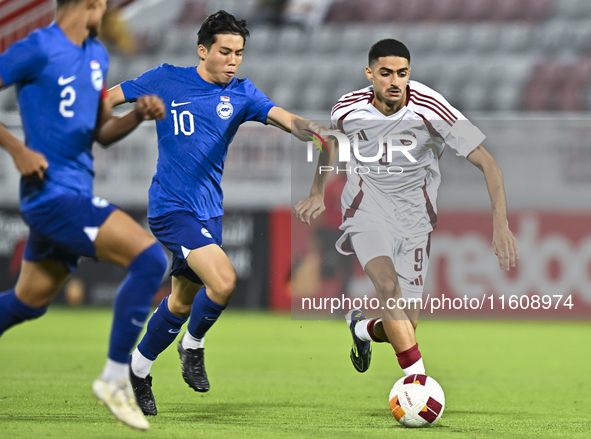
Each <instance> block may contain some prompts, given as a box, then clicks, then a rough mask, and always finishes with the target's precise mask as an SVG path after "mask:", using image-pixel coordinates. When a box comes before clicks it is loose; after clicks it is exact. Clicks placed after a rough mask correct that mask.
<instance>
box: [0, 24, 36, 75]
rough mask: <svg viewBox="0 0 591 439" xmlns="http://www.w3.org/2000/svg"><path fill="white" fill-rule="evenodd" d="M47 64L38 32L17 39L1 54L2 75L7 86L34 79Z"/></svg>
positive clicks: (0, 70)
mask: <svg viewBox="0 0 591 439" xmlns="http://www.w3.org/2000/svg"><path fill="white" fill-rule="evenodd" d="M46 64H47V54H46V53H45V52H44V51H43V48H42V47H41V42H40V40H39V36H38V34H37V33H32V34H30V35H29V36H27V37H26V38H24V39H22V40H20V41H17V42H16V43H14V44H13V45H12V46H10V47H9V48H8V50H7V51H6V52H4V53H3V54H2V55H0V77H2V82H3V83H4V85H5V86H8V85H11V84H14V83H15V82H23V81H32V80H34V79H35V78H36V77H37V75H38V74H39V73H40V72H41V71H42V70H43V68H44V67H45V65H46Z"/></svg>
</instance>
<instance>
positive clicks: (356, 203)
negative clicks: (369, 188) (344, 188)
mask: <svg viewBox="0 0 591 439" xmlns="http://www.w3.org/2000/svg"><path fill="white" fill-rule="evenodd" d="M362 184H363V180H361V179H359V193H358V194H357V195H356V196H355V198H354V199H353V202H352V203H351V207H350V208H349V209H347V210H345V217H344V218H343V221H345V220H346V219H347V218H353V216H355V212H357V209H359V205H360V204H361V200H363V189H361V185H362Z"/></svg>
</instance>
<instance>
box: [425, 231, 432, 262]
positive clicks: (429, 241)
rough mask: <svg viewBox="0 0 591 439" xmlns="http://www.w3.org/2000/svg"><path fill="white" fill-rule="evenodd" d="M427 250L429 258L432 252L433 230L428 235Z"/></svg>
mask: <svg viewBox="0 0 591 439" xmlns="http://www.w3.org/2000/svg"><path fill="white" fill-rule="evenodd" d="M425 251H426V252H427V258H429V254H430V253H431V232H429V235H428V236H427V248H426V249H425Z"/></svg>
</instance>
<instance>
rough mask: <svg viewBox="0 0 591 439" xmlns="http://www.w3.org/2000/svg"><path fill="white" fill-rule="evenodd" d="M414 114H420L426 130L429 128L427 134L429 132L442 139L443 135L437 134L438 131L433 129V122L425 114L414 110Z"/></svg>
mask: <svg viewBox="0 0 591 439" xmlns="http://www.w3.org/2000/svg"><path fill="white" fill-rule="evenodd" d="M415 114H417V115H419V116H421V118H422V119H423V122H425V126H426V127H427V130H429V134H431V135H432V136H433V137H439V138H441V139H443V136H442V135H441V134H439V131H437V130H436V129H435V127H434V126H433V124H432V123H431V122H430V121H429V120H428V119H427V118H426V117H425V116H423V115H422V114H421V113H417V112H416V111H415ZM442 154H443V153H442ZM439 157H441V156H439Z"/></svg>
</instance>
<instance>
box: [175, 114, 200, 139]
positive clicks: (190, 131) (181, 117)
mask: <svg viewBox="0 0 591 439" xmlns="http://www.w3.org/2000/svg"><path fill="white" fill-rule="evenodd" d="M170 112H171V113H172V116H173V118H174V135H175V136H178V134H179V125H180V127H181V131H182V132H183V134H184V135H185V136H190V135H191V134H193V133H194V132H195V122H194V121H193V115H192V114H191V113H190V112H189V111H183V112H182V113H181V114H179V115H178V116H177V112H176V110H170ZM186 118H188V119H189V121H188V125H189V128H188V129H187V126H186V125H185V119H186Z"/></svg>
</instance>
